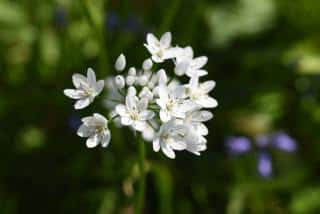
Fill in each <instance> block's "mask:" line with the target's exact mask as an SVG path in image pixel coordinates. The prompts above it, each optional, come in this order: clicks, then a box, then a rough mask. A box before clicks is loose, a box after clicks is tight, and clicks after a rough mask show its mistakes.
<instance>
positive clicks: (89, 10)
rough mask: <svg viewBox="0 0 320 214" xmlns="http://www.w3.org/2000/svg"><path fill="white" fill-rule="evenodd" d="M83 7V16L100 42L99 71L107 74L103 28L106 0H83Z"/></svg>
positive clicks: (107, 65) (107, 62)
mask: <svg viewBox="0 0 320 214" xmlns="http://www.w3.org/2000/svg"><path fill="white" fill-rule="evenodd" d="M82 3H83V8H84V11H85V16H86V18H87V21H88V23H89V24H90V26H91V28H92V30H93V32H94V34H95V36H96V39H97V41H98V42H99V44H100V47H101V48H100V54H99V73H100V74H101V75H107V74H108V70H109V69H110V67H109V61H108V53H107V47H106V41H107V39H106V36H107V35H106V33H105V29H104V22H105V18H104V17H105V16H106V15H107V12H106V5H107V1H102V0H97V1H92V0H83V2H82Z"/></svg>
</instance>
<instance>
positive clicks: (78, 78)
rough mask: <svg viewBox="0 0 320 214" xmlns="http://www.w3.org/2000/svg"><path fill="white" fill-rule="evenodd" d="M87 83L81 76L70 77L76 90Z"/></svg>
mask: <svg viewBox="0 0 320 214" xmlns="http://www.w3.org/2000/svg"><path fill="white" fill-rule="evenodd" d="M85 82H87V78H86V77H85V76H83V75H82V74H77V73H75V74H73V75H72V83H73V85H74V86H75V87H76V88H79V87H80V85H81V84H82V83H85Z"/></svg>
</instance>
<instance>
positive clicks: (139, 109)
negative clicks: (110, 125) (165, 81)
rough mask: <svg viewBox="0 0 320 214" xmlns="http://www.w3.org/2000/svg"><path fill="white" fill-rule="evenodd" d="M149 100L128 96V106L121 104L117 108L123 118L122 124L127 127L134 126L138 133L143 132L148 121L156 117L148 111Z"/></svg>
mask: <svg viewBox="0 0 320 214" xmlns="http://www.w3.org/2000/svg"><path fill="white" fill-rule="evenodd" d="M147 107H148V99H146V98H142V99H141V100H139V99H138V97H136V96H134V95H131V94H128V95H127V96H126V105H123V104H119V105H117V106H116V112H117V113H118V114H119V115H120V117H121V123H122V125H125V126H132V127H133V128H134V129H135V130H137V131H142V130H143V129H144V128H145V127H146V125H147V121H148V120H150V119H152V118H153V117H154V112H153V111H150V110H147Z"/></svg>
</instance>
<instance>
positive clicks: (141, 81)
mask: <svg viewBox="0 0 320 214" xmlns="http://www.w3.org/2000/svg"><path fill="white" fill-rule="evenodd" d="M148 80H149V79H148V76H147V75H142V76H140V77H139V80H138V81H139V84H140V85H141V86H145V85H146V84H148Z"/></svg>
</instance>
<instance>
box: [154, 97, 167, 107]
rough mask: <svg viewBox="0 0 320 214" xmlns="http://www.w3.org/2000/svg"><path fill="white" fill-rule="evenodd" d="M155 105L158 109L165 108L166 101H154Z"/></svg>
mask: <svg viewBox="0 0 320 214" xmlns="http://www.w3.org/2000/svg"><path fill="white" fill-rule="evenodd" d="M156 103H157V104H158V106H160V108H163V109H164V108H166V103H167V102H166V101H164V100H163V99H156Z"/></svg>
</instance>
